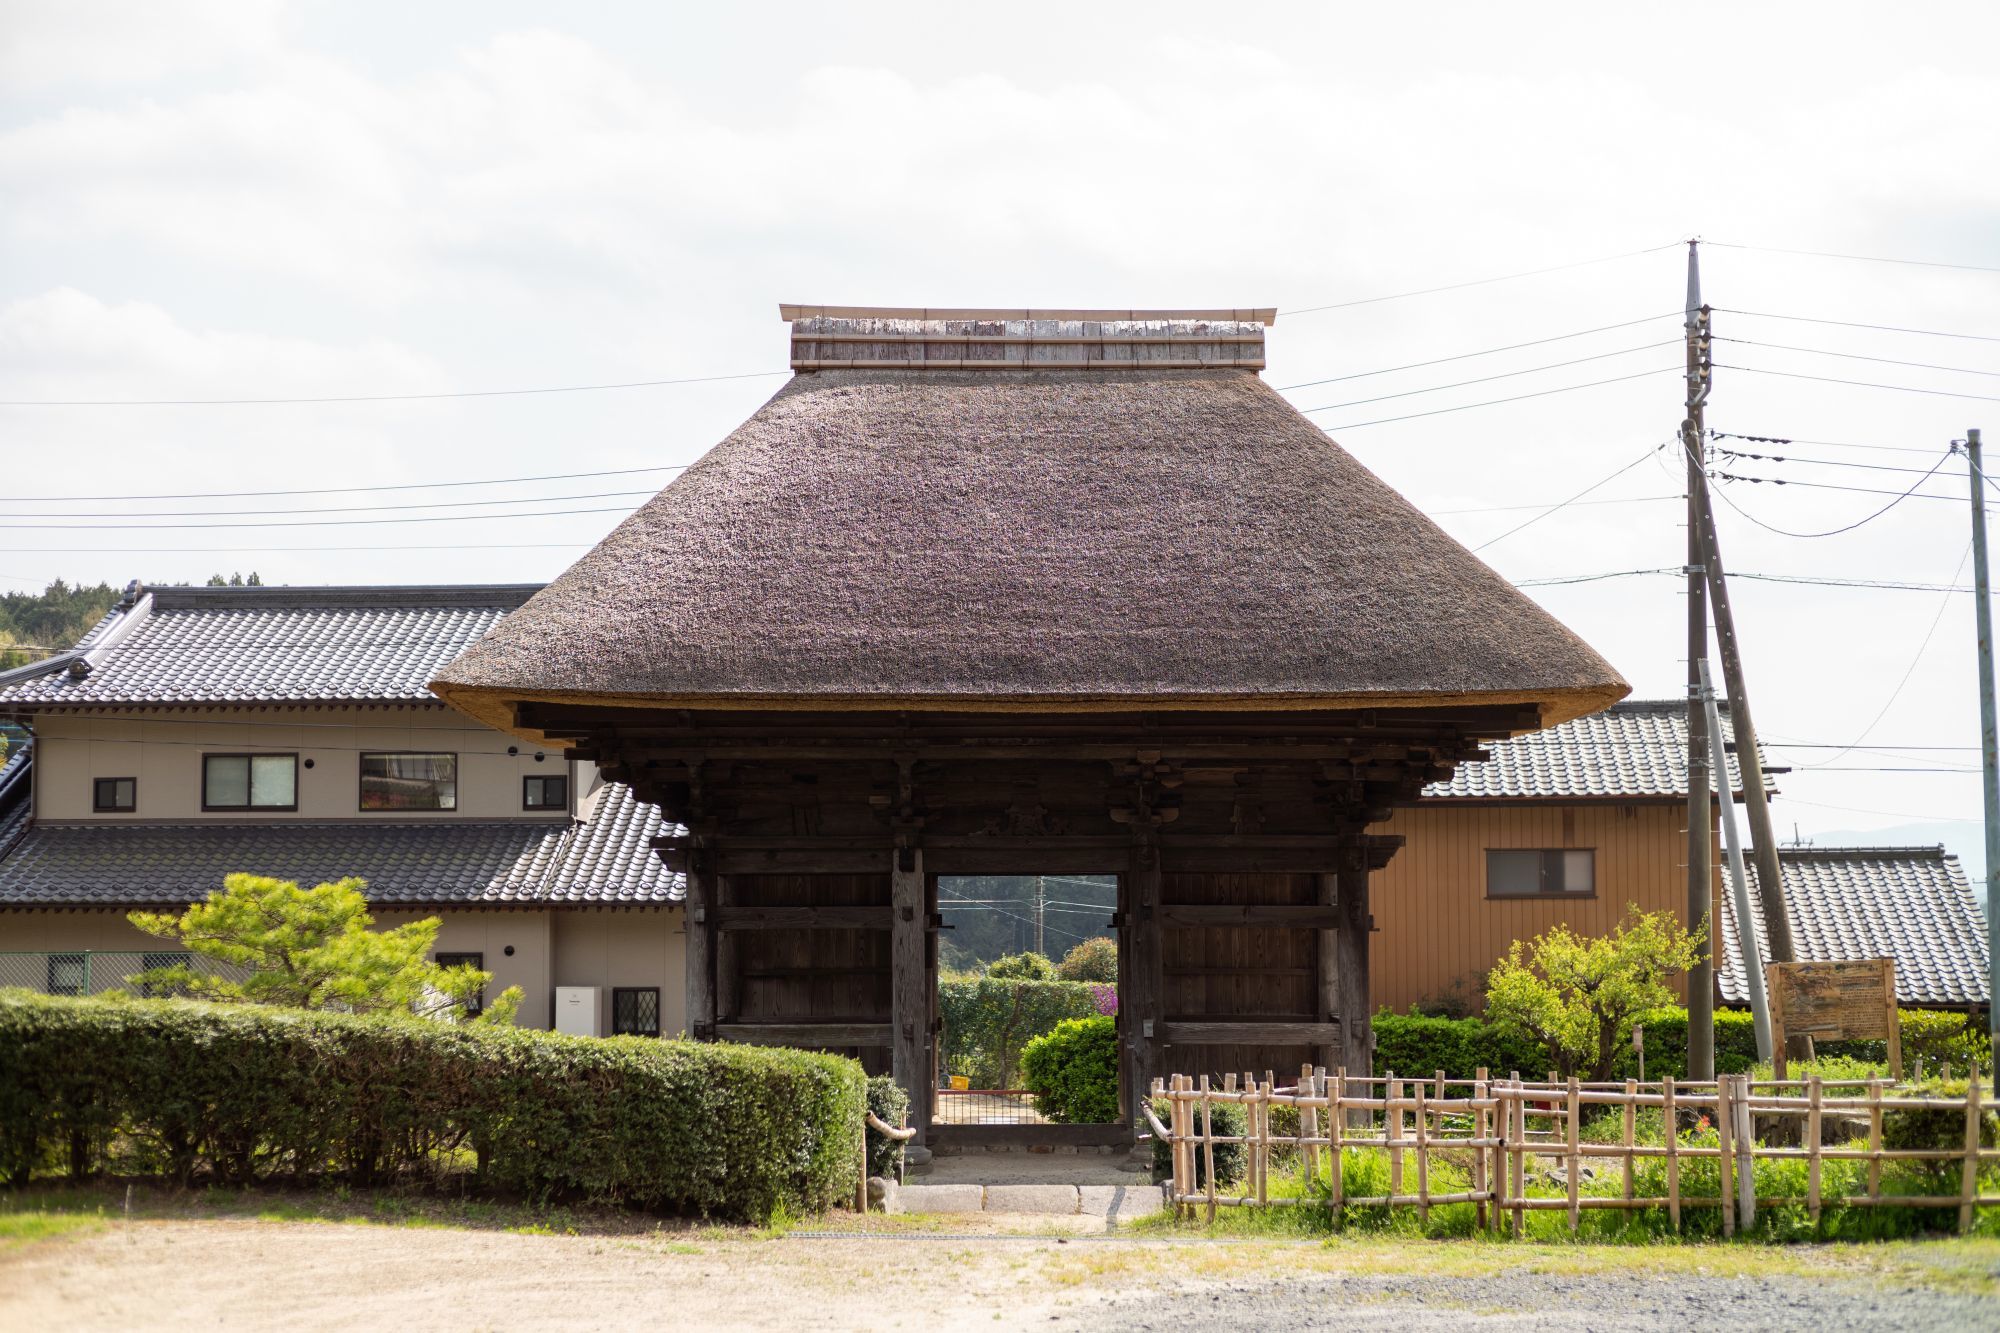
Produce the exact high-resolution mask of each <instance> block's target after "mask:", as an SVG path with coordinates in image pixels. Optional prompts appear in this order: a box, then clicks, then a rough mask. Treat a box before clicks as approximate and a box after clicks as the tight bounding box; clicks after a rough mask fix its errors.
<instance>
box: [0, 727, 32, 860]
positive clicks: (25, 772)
mask: <svg viewBox="0 0 2000 1333" xmlns="http://www.w3.org/2000/svg"><path fill="white" fill-rule="evenodd" d="M34 756H35V743H34V742H33V741H26V742H23V743H22V744H19V745H15V746H11V747H9V749H8V751H7V759H6V762H5V763H0V856H5V855H6V854H7V849H8V848H9V847H12V846H13V845H14V844H15V842H16V841H18V840H19V839H20V836H21V835H22V834H23V833H25V832H26V831H27V829H28V820H29V819H30V818H32V817H33V815H34V813H35V803H34V800H33V799H32V798H33V795H34V791H33V788H34V771H35V770H34V765H33V763H32V762H31V761H32V760H33V759H34Z"/></svg>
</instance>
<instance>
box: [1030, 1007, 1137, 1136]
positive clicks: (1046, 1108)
mask: <svg viewBox="0 0 2000 1333" xmlns="http://www.w3.org/2000/svg"><path fill="white" fill-rule="evenodd" d="M1021 1081H1022V1085H1023V1086H1024V1087H1026V1088H1027V1090H1028V1091H1029V1092H1032V1093H1034V1094H1035V1109H1036V1110H1037V1111H1040V1112H1041V1113H1042V1114H1043V1115H1045V1116H1047V1117H1048V1118H1049V1119H1051V1120H1055V1121H1059V1122H1061V1123H1063V1124H1070V1125H1110V1124H1116V1123H1117V1121H1118V1022H1117V1020H1116V1019H1113V1018H1110V1017H1098V1018H1068V1019H1064V1020H1063V1021H1062V1022H1060V1023H1058V1024H1056V1026H1055V1029H1054V1030H1053V1031H1051V1032H1045V1033H1043V1034H1042V1035H1041V1036H1039V1037H1036V1038H1035V1039H1034V1040H1032V1041H1030V1042H1029V1043H1028V1044H1027V1045H1026V1046H1025V1047H1023V1048H1022V1050H1021Z"/></svg>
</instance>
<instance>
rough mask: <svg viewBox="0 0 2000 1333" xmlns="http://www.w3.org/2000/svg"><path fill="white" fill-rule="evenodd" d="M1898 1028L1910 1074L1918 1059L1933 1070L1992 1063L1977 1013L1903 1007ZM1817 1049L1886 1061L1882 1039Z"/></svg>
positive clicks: (1829, 1043)
mask: <svg viewBox="0 0 2000 1333" xmlns="http://www.w3.org/2000/svg"><path fill="white" fill-rule="evenodd" d="M1897 1028H1898V1029H1899V1031H1900V1032H1901V1034H1902V1038H1903V1071H1904V1072H1905V1073H1906V1074H1908V1075H1910V1076H1911V1077H1913V1078H1914V1077H1915V1076H1916V1070H1917V1061H1918V1060H1920V1059H1921V1060H1922V1061H1923V1062H1924V1068H1925V1070H1926V1071H1927V1072H1936V1071H1937V1070H1938V1069H1939V1068H1941V1067H1942V1066H1944V1065H1950V1066H1951V1067H1952V1068H1953V1069H1965V1068H1967V1067H1968V1066H1970V1065H1975V1064H1976V1065H1978V1066H1979V1067H1980V1068H1981V1069H1990V1068H1992V1067H1993V1043H1992V1038H1991V1037H1990V1035H1989V1034H1988V1033H1987V1031H1986V1025H1985V1024H1984V1023H1983V1022H1981V1021H1979V1018H1978V1016H1977V1015H1974V1014H1967V1013H1960V1012H1958V1011H1955V1010H1947V1009H1904V1010H1902V1011H1901V1012H1900V1013H1899V1015H1898V1022H1897ZM1817 1049H1818V1051H1819V1053H1820V1054H1821V1055H1846V1056H1852V1057H1854V1058H1855V1059H1857V1060H1866V1061H1867V1062H1868V1063H1870V1064H1874V1065H1883V1064H1887V1063H1888V1062H1889V1043H1888V1042H1886V1041H1881V1040H1874V1041H1823V1042H1820V1043H1819V1044H1818V1047H1817Z"/></svg>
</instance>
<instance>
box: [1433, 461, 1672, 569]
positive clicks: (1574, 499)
mask: <svg viewBox="0 0 2000 1333" xmlns="http://www.w3.org/2000/svg"><path fill="white" fill-rule="evenodd" d="M1671 443H1672V441H1671V440H1668V441H1665V442H1663V443H1660V444H1652V445H1648V446H1646V449H1645V451H1644V452H1642V453H1641V454H1640V455H1639V456H1638V457H1637V458H1635V459H1633V460H1632V461H1631V462H1629V463H1627V464H1625V466H1623V467H1621V468H1619V469H1618V470H1617V471H1616V472H1613V473H1612V474H1611V475H1610V476H1608V477H1604V478H1602V479H1600V480H1598V481H1594V482H1592V483H1591V484H1590V485H1588V486H1586V487H1584V488H1583V489H1582V490H1580V491H1578V492H1577V493H1576V494H1575V495H1572V496H1570V497H1569V499H1567V500H1564V501H1562V502H1561V503H1559V504H1554V505H1550V506H1549V507H1548V508H1547V509H1544V510H1543V511H1542V512H1541V513H1539V514H1536V515H1535V516H1534V517H1533V518H1530V519H1526V520H1524V521H1523V522H1520V523H1516V524H1515V525H1514V526H1513V527H1511V528H1509V529H1507V530H1506V531H1505V532H1503V533H1501V534H1500V535H1499V536H1497V537H1491V538H1488V539H1487V540H1486V541H1483V542H1481V543H1480V544H1479V545H1477V546H1475V547H1473V548H1472V549H1473V552H1474V553H1475V554H1477V553H1478V552H1480V551H1483V550H1485V549H1486V548H1487V547H1489V546H1492V545H1494V544H1496V543H1498V542H1503V541H1505V540H1507V538H1509V537H1511V536H1513V535H1514V534H1515V533H1517V532H1520V531H1521V530H1522V529H1524V528H1530V527H1533V526H1534V525H1535V524H1537V523H1539V522H1541V521H1542V520H1543V519H1545V518H1547V517H1548V516H1549V515H1550V514H1553V513H1556V512H1557V511H1559V510H1562V509H1566V508H1568V507H1569V506H1570V505H1573V504H1575V503H1577V502H1578V501H1579V500H1581V499H1583V497H1584V496H1586V495H1589V494H1590V493H1591V492H1592V491H1594V490H1597V489H1598V488H1599V487H1602V486H1608V485H1610V484H1611V483H1612V482H1614V481H1616V480H1618V478H1620V477H1622V476H1624V475H1625V474H1626V473H1627V472H1630V471H1631V470H1632V469H1633V468H1635V467H1637V466H1639V464H1641V463H1643V462H1645V461H1646V460H1647V459H1648V458H1651V457H1652V456H1653V455H1654V454H1656V453H1658V452H1659V451H1660V450H1662V449H1664V448H1666V447H1667V445H1668V444H1671Z"/></svg>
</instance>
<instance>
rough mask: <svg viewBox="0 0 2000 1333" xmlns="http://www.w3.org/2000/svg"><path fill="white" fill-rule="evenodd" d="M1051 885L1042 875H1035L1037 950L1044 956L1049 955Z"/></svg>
mask: <svg viewBox="0 0 2000 1333" xmlns="http://www.w3.org/2000/svg"><path fill="white" fill-rule="evenodd" d="M1048 913H1049V886H1048V882H1047V881H1046V880H1044V879H1043V878H1042V877H1041V876H1040V875H1037V876H1035V952H1036V953H1038V954H1040V955H1041V956H1042V957H1044V958H1047V957H1048V956H1049V948H1048V944H1047V942H1046V937H1047V934H1048V928H1047V924H1046V923H1047V920H1048Z"/></svg>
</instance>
